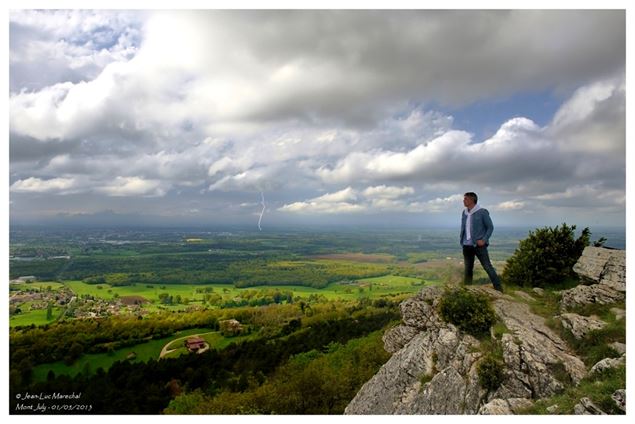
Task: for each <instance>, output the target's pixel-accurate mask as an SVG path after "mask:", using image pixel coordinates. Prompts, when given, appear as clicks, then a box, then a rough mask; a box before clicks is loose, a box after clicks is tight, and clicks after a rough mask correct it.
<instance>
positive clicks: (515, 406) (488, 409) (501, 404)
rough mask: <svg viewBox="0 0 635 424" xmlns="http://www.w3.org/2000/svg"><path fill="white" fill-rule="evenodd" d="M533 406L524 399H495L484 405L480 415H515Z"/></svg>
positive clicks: (529, 401)
mask: <svg viewBox="0 0 635 424" xmlns="http://www.w3.org/2000/svg"><path fill="white" fill-rule="evenodd" d="M531 405H533V402H532V401H531V400H529V399H524V398H512V399H494V400H493V401H491V402H489V403H487V404H485V405H483V406H482V407H481V409H480V410H479V411H478V413H479V415H513V414H517V413H519V412H521V410H523V409H525V408H529V407H530V406H531Z"/></svg>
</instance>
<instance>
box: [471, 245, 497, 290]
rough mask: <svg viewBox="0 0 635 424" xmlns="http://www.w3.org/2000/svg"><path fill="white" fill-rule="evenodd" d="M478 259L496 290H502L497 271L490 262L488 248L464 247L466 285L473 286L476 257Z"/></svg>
mask: <svg viewBox="0 0 635 424" xmlns="http://www.w3.org/2000/svg"><path fill="white" fill-rule="evenodd" d="M475 256H476V257H477V258H478V260H479V262H480V263H481V265H483V269H484V270H485V272H487V275H488V276H489V279H490V280H491V281H492V284H494V288H495V289H500V288H501V281H500V279H499V278H498V275H497V274H496V270H495V269H494V267H493V266H492V262H491V261H490V260H489V254H488V253H487V246H483V247H475V246H463V263H464V264H465V276H464V279H463V283H464V284H472V278H473V276H474V257H475Z"/></svg>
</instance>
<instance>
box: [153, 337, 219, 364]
mask: <svg viewBox="0 0 635 424" xmlns="http://www.w3.org/2000/svg"><path fill="white" fill-rule="evenodd" d="M211 333H216V331H208V332H207V333H199V334H190V335H189V336H183V337H179V338H178V339H174V340H170V341H169V342H167V343H166V344H165V346H163V349H161V353H160V354H159V359H161V358H163V357H164V356H165V355H167V354H168V353H171V352H174V351H175V350H176V349H169V350H168V346H170V345H171V344H172V343H174V342H176V341H177V340H183V339H187V338H189V337H196V336H203V335H205V334H211ZM205 344H206V345H207V347H205V348H204V349H201V350H200V351H199V353H201V352H205V351H206V350H208V349H209V348H210V346H209V343H205Z"/></svg>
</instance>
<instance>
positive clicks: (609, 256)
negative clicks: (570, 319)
mask: <svg viewBox="0 0 635 424" xmlns="http://www.w3.org/2000/svg"><path fill="white" fill-rule="evenodd" d="M625 259H626V252H625V251H624V250H615V249H605V248H602V247H594V246H587V247H586V248H585V249H584V251H583V252H582V256H580V259H578V261H577V262H576V264H575V265H574V266H573V271H574V272H576V273H577V274H578V276H579V277H580V279H581V281H582V282H583V283H585V284H590V285H584V284H581V285H579V286H577V287H574V288H572V289H569V290H564V291H563V292H562V300H561V303H560V310H561V311H562V312H566V311H568V310H570V309H572V308H574V307H576V306H581V305H587V304H591V303H598V304H601V305H607V304H611V303H615V302H620V301H623V300H624V299H625V298H626V262H625Z"/></svg>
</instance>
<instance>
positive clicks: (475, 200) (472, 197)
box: [463, 191, 478, 204]
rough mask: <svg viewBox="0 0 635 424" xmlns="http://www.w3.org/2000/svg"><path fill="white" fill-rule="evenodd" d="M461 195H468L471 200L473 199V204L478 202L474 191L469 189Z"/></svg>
mask: <svg viewBox="0 0 635 424" xmlns="http://www.w3.org/2000/svg"><path fill="white" fill-rule="evenodd" d="M463 196H466V197H469V198H471V199H472V200H474V204H477V203H478V196H477V195H476V193H472V192H471V191H468V192H467V193H465V194H464V195H463Z"/></svg>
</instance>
